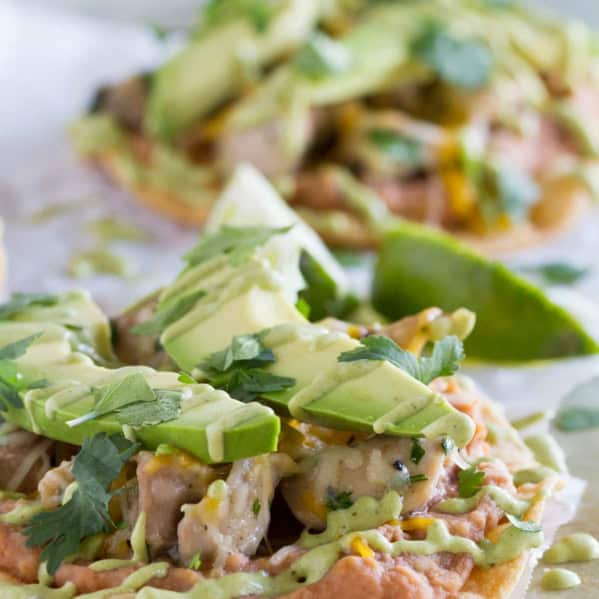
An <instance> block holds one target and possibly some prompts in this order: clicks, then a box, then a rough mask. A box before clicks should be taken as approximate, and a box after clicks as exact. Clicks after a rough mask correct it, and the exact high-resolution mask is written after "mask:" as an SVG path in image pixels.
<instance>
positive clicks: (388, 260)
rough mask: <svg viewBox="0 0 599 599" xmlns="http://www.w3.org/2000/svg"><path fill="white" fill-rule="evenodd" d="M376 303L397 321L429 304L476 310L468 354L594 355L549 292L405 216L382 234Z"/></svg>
mask: <svg viewBox="0 0 599 599" xmlns="http://www.w3.org/2000/svg"><path fill="white" fill-rule="evenodd" d="M372 301H373V304H374V306H375V308H376V309H377V310H379V311H380V312H381V313H382V314H384V315H385V316H386V317H388V318H391V319H397V318H401V317H403V316H406V315H408V314H412V313H414V312H418V311H419V310H422V309H424V308H426V307H428V306H439V307H440V308H442V309H443V310H454V309H457V308H459V307H461V306H467V307H468V308H469V309H471V310H472V311H474V312H476V317H477V326H476V329H475V330H474V332H473V333H472V335H471V336H470V337H469V338H468V339H467V341H466V351H467V352H468V355H469V356H471V357H475V358H480V359H484V360H495V361H503V362H519V361H527V360H541V359H548V358H560V357H567V356H579V355H586V354H593V353H596V352H598V351H599V345H598V343H597V341H596V340H594V339H593V338H591V336H590V335H589V334H588V333H587V332H586V331H585V330H584V328H583V326H582V325H581V323H579V322H578V321H577V320H576V319H575V318H574V317H573V316H572V315H571V314H570V313H568V312H567V311H566V310H564V309H563V308H561V307H560V306H558V305H556V304H554V303H553V302H551V300H550V299H549V298H548V297H547V296H546V295H545V294H544V293H543V291H542V290H541V289H539V288H537V287H535V286H534V285H532V284H531V283H529V282H527V281H525V280H524V279H523V278H521V277H519V276H518V275H516V274H514V273H513V272H512V271H510V270H509V269H508V268H507V267H506V266H504V265H502V264H500V263H498V262H493V261H491V260H489V259H487V258H484V257H483V256H480V255H478V254H476V253H475V252H474V251H472V250H470V249H469V248H467V247H465V246H464V245H463V244H461V243H460V242H458V241H456V240H455V239H453V238H452V237H449V236H448V235H445V234H443V233H439V232H436V231H432V230H430V229H428V228H425V227H423V226H421V225H417V224H414V223H407V222H402V223H400V224H398V225H397V226H396V227H395V228H394V229H393V230H392V231H389V232H388V233H387V234H386V235H385V236H384V239H383V243H382V247H381V250H380V253H379V257H378V261H377V264H376V267H375V273H374V282H373V289H372Z"/></svg>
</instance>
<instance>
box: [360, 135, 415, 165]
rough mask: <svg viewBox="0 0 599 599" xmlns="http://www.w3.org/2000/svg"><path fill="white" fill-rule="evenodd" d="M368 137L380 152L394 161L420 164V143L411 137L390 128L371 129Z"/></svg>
mask: <svg viewBox="0 0 599 599" xmlns="http://www.w3.org/2000/svg"><path fill="white" fill-rule="evenodd" d="M368 138H369V139H370V141H371V142H372V143H373V144H374V145H375V146H376V147H377V148H378V149H379V150H381V152H383V153H384V154H386V155H387V156H388V157H389V158H391V159H392V160H394V161H395V162H399V163H401V164H407V165H409V166H417V165H420V164H422V159H423V155H422V150H423V148H422V144H421V143H420V142H419V141H418V140H417V139H414V138H413V137H409V136H408V135H405V134H403V133H398V132H397V131H393V130H392V129H373V130H372V131H370V133H369V135H368Z"/></svg>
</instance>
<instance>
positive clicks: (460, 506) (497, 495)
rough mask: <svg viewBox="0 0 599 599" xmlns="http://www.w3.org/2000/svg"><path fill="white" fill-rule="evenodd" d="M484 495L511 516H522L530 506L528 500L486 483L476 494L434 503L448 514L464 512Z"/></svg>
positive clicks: (469, 509)
mask: <svg viewBox="0 0 599 599" xmlns="http://www.w3.org/2000/svg"><path fill="white" fill-rule="evenodd" d="M485 497H490V498H491V499H492V500H493V501H494V502H495V503H496V504H497V505H498V506H499V507H500V508H501V509H502V510H503V511H504V512H506V513H507V514H511V515H512V516H522V514H524V512H526V510H527V509H528V507H529V506H530V502H529V501H525V500H523V499H517V498H515V497H512V496H511V495H510V494H509V493H508V492H507V491H505V490H504V489H501V488H500V487H496V486H495V485H486V486H484V487H482V488H481V489H480V491H479V492H478V493H477V494H476V495H473V496H472V497H468V498H467V499H463V498H461V497H453V498H452V499H446V500H445V501H441V502H440V503H438V504H437V505H436V509H438V510H439V511H441V512H445V513H448V514H465V513H466V512H470V511H472V510H473V509H474V508H476V507H477V506H478V504H479V503H480V502H481V501H482V500H483V499H484V498H485Z"/></svg>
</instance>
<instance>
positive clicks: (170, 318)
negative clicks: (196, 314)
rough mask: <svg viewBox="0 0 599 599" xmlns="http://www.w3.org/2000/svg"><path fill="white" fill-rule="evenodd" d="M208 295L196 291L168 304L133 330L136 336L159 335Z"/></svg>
mask: <svg viewBox="0 0 599 599" xmlns="http://www.w3.org/2000/svg"><path fill="white" fill-rule="evenodd" d="M204 295H206V293H205V292H204V291H201V290H200V291H194V292H193V293H188V294H186V295H183V296H181V297H177V298H175V299H174V300H173V301H171V302H167V303H166V304H165V305H164V306H162V307H161V308H159V309H158V310H157V311H156V312H155V313H154V315H153V316H152V318H150V319H149V320H146V321H145V322H142V323H140V324H138V325H135V326H134V327H132V328H131V332H132V333H133V334H134V335H159V334H160V333H162V331H164V329H166V327H168V325H169V324H172V323H173V322H175V321H177V320H179V319H181V318H183V317H184V316H185V315H186V314H187V313H188V312H189V311H190V310H191V309H192V308H193V307H194V306H195V305H196V303H197V301H198V300H199V299H200V298H201V297H203V296H204Z"/></svg>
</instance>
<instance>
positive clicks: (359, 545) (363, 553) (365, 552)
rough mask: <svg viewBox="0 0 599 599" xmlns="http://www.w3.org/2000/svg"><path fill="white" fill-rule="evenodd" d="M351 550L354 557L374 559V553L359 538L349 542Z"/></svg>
mask: <svg viewBox="0 0 599 599" xmlns="http://www.w3.org/2000/svg"><path fill="white" fill-rule="evenodd" d="M351 549H352V551H353V552H354V553H355V554H356V555H359V556H360V557H364V558H373V557H374V551H373V550H372V549H371V548H370V547H369V546H368V544H367V543H366V542H364V541H363V540H362V539H361V538H360V537H358V538H356V539H354V540H353V541H352V542H351Z"/></svg>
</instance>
